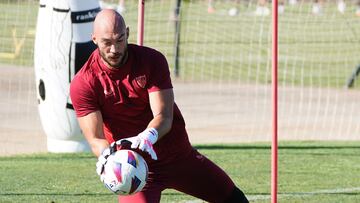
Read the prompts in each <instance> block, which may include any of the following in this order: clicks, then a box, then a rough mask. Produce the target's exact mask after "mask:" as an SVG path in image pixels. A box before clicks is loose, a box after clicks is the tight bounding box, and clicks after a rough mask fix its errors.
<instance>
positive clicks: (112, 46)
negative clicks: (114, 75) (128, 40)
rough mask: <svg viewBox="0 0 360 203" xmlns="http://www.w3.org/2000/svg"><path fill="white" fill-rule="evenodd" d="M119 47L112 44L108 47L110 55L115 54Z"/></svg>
mask: <svg viewBox="0 0 360 203" xmlns="http://www.w3.org/2000/svg"><path fill="white" fill-rule="evenodd" d="M118 47H119V46H117V45H116V44H112V45H111V47H110V52H111V53H116V52H117V51H118V49H119V48H118Z"/></svg>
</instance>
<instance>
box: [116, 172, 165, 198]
mask: <svg viewBox="0 0 360 203" xmlns="http://www.w3.org/2000/svg"><path fill="white" fill-rule="evenodd" d="M163 190H164V189H163V187H162V186H160V185H159V184H155V183H153V181H152V178H151V175H149V179H148V182H147V183H146V185H145V187H144V189H143V190H142V191H140V192H138V193H136V194H134V195H127V196H119V203H134V202H136V203H159V202H160V198H161V191H163Z"/></svg>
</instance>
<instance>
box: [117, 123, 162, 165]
mask: <svg viewBox="0 0 360 203" xmlns="http://www.w3.org/2000/svg"><path fill="white" fill-rule="evenodd" d="M158 136H159V135H158V132H157V130H156V129H155V128H147V129H145V130H144V131H143V132H141V133H139V134H138V135H137V136H134V137H129V138H124V139H121V140H118V141H116V144H117V145H118V144H121V142H122V141H124V140H127V141H129V142H131V148H133V149H136V148H139V149H140V150H141V151H144V152H147V153H148V154H150V156H151V158H152V159H154V160H157V155H156V152H155V150H154V148H153V145H154V144H155V142H156V141H157V139H158Z"/></svg>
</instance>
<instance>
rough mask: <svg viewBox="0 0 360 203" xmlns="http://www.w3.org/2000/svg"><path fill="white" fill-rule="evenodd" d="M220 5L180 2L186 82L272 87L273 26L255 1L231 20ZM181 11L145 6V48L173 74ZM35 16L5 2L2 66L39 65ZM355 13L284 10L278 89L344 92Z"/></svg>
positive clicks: (356, 46)
mask: <svg viewBox="0 0 360 203" xmlns="http://www.w3.org/2000/svg"><path fill="white" fill-rule="evenodd" d="M107 2H109V1H107ZM110 2H116V1H110ZM137 2H138V1H135V0H134V1H127V2H126V7H127V11H126V13H125V14H124V17H125V19H126V21H127V24H128V25H129V27H130V42H133V43H136V33H137V26H136V23H137ZM214 2H215V7H216V9H217V12H216V13H214V14H208V13H207V11H206V8H207V3H206V1H195V0H193V1H183V2H182V11H181V12H182V13H181V43H180V74H181V79H183V80H193V81H214V82H219V81H222V82H224V81H225V82H238V81H241V82H248V83H261V84H264V83H268V82H269V81H270V79H271V74H270V69H271V68H270V67H271V59H270V56H271V49H270V46H271V21H270V20H271V18H270V17H269V16H268V17H258V16H254V15H253V13H252V12H253V11H254V10H255V7H256V1H255V0H250V1H242V3H240V4H239V5H235V6H237V7H238V8H239V11H240V12H239V15H237V16H235V17H231V16H229V15H227V10H228V9H229V8H231V7H232V6H234V3H233V2H232V1H225V2H222V1H214ZM175 3H176V1H175V0H173V1H155V0H152V1H146V14H145V33H144V35H145V37H144V41H145V45H146V46H152V47H154V48H156V49H159V50H160V51H162V52H163V53H164V54H165V55H166V56H167V59H168V61H169V64H170V67H171V68H174V65H173V64H174V28H175V26H174V21H172V20H171V17H170V16H171V14H172V12H173V10H174V6H175ZM37 10H38V2H37V1H5V0H1V1H0V11H1V12H0V24H1V25H2V27H3V29H2V31H1V32H0V63H5V64H16V65H26V66H32V65H33V48H32V47H33V44H34V36H35V35H34V33H35V26H36V16H37ZM354 10H355V7H354V5H353V4H350V3H348V5H347V10H346V13H345V14H340V13H339V12H337V10H336V4H335V3H334V2H331V3H327V4H325V8H324V13H323V15H320V16H313V15H311V4H310V3H309V2H308V1H303V3H301V4H300V3H299V4H298V5H297V6H287V7H286V11H285V13H284V14H283V15H280V17H279V81H280V83H281V84H282V85H296V86H319V87H343V86H344V85H345V83H346V80H347V78H348V77H349V76H350V74H351V73H352V71H353V70H354V69H355V67H356V66H357V65H358V64H359V63H360V60H359V57H358V53H359V52H360V37H359V36H360V34H359V30H360V21H359V17H356V16H355V14H354ZM14 31H16V35H14V36H15V38H14V37H13V32H14ZM22 39H24V44H23V45H22V46H21V48H20V49H19V50H18V52H17V53H16V54H15V47H16V45H18V46H19V45H20V41H21V40H22ZM15 40H17V41H15ZM9 54H10V55H9ZM11 54H12V55H11ZM14 54H15V55H14ZM355 86H356V84H355Z"/></svg>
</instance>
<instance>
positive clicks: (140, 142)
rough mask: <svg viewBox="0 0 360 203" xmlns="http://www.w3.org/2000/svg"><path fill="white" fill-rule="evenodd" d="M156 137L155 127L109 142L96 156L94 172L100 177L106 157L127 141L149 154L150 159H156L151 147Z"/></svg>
mask: <svg viewBox="0 0 360 203" xmlns="http://www.w3.org/2000/svg"><path fill="white" fill-rule="evenodd" d="M157 139H158V132H157V130H156V129H155V128H147V129H146V130H144V131H143V132H141V133H139V134H138V135H137V136H134V137H129V138H124V139H121V140H118V141H116V142H113V143H111V144H110V146H109V147H108V148H106V149H105V150H104V151H102V153H101V155H100V156H99V157H98V161H97V162H96V173H97V174H98V175H99V176H100V177H101V174H102V173H103V171H104V166H105V164H106V162H107V158H108V157H109V156H110V155H111V154H113V153H114V152H116V151H117V150H119V149H121V148H122V147H124V146H126V145H127V144H128V143H129V142H130V143H131V148H133V149H136V148H139V149H140V150H141V151H145V152H147V153H148V154H150V156H151V158H152V159H154V160H157V155H156V152H155V150H154V148H153V144H155V142H156V141H157Z"/></svg>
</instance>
